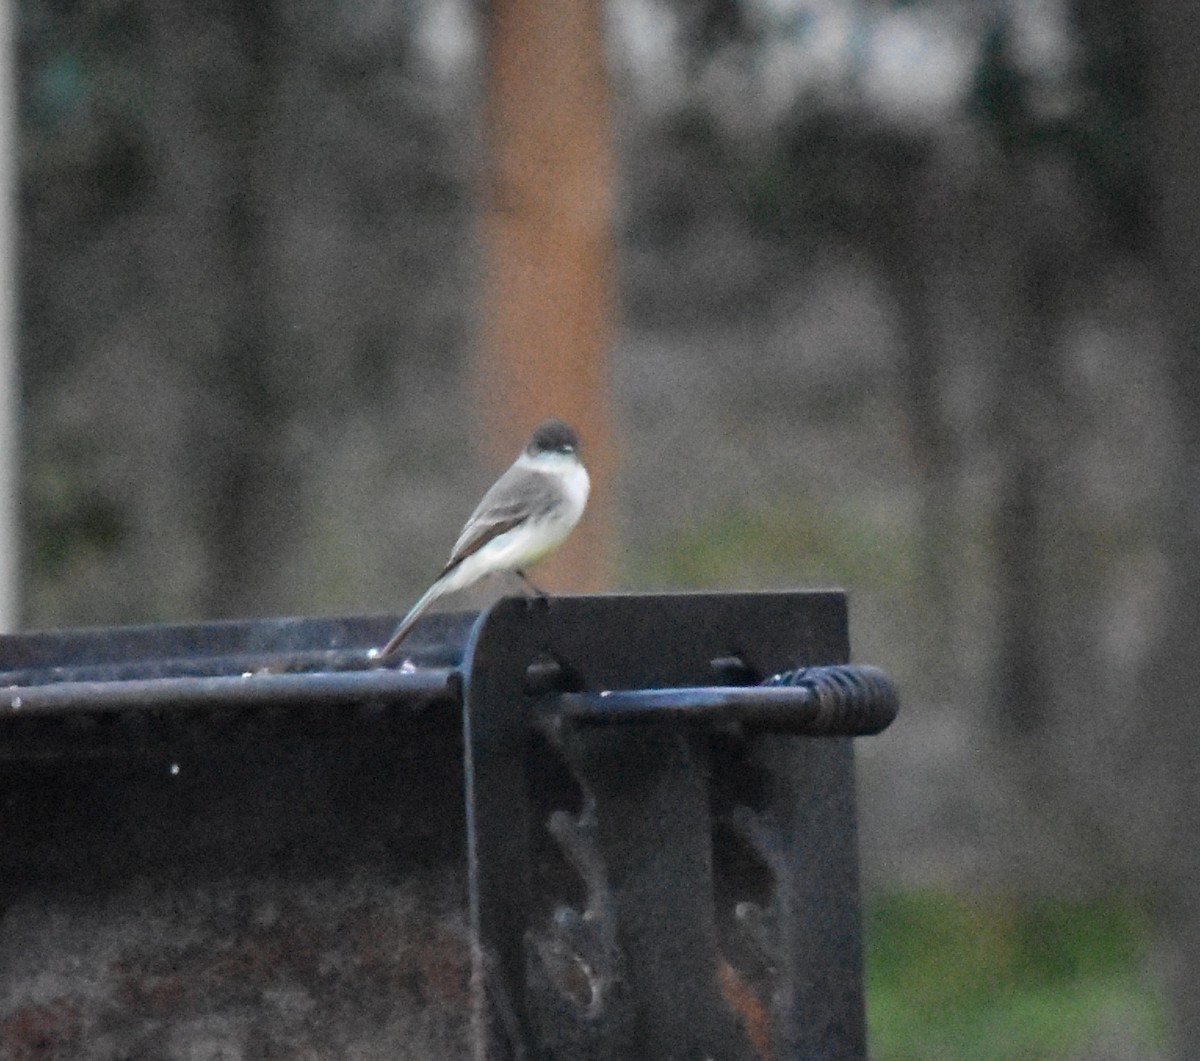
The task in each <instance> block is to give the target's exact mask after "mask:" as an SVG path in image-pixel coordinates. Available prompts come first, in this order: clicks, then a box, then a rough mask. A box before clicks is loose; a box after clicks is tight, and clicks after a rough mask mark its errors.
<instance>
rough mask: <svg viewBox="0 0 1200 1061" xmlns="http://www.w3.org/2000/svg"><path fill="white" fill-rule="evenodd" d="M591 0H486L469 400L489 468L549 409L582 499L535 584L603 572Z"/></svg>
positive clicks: (591, 584)
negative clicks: (481, 270) (564, 434)
mask: <svg viewBox="0 0 1200 1061" xmlns="http://www.w3.org/2000/svg"><path fill="white" fill-rule="evenodd" d="M602 12H603V9H602V7H601V4H600V2H599V0H490V2H489V3H488V4H487V5H486V22H485V27H486V35H487V73H486V93H487V98H486V101H485V124H486V128H485V140H486V150H487V155H488V157H487V170H486V178H485V179H486V186H485V188H484V189H483V196H484V203H483V217H482V223H481V225H482V238H483V245H484V259H485V274H484V277H483V297H482V324H481V333H480V339H479V346H480V349H479V351H478V353H477V356H476V371H475V395H476V406H477V408H479V409H480V410H481V411H482V414H483V420H484V429H485V439H486V443H487V446H488V450H489V453H490V455H491V457H492V460H493V462H494V463H495V464H496V465H497V466H501V465H503V464H507V463H508V462H509V461H511V460H512V458H513V456H514V455H515V454H516V452H517V450H518V449H519V448H520V446H521V443H522V442H523V441H524V439H525V436H526V435H527V434H528V432H529V430H530V428H532V427H533V425H534V424H535V423H536V422H537V421H538V420H540V419H542V418H543V417H545V416H549V415H556V416H561V417H562V418H563V419H565V420H567V421H569V422H571V423H573V424H574V425H575V426H576V428H577V429H578V430H579V433H580V435H581V437H582V439H583V444H584V459H585V460H586V462H587V464H588V468H589V469H590V471H591V475H592V499H591V501H590V503H589V506H588V514H587V515H586V516H585V517H584V521H583V523H582V524H581V526H580V528H579V530H577V531H576V532H575V534H574V535H573V536H572V539H571V540H570V541H569V542H568V543H567V545H566V546H565V547H564V548H563V550H562V551H561V552H560V553H559V554H558V555H557V556H556V557H554V558H552V559H551V560H550V561H548V562H547V564H546V565H545V568H541V569H539V571H545V572H546V574H544V575H541V574H540V575H539V577H538V581H539V582H542V581H543V580H544V581H545V583H546V585H547V586H548V587H553V588H557V589H589V590H597V589H602V588H604V587H605V586H607V585H608V584H609V582H610V580H611V578H612V563H613V514H612V495H611V489H612V474H613V468H614V464H615V447H614V444H613V441H612V421H611V414H610V411H609V397H608V348H609V345H610V344H611V342H612V339H613V332H614V326H613V311H614V302H615V292H614V265H613V255H614V244H613V232H612V214H613V188H612V184H613V148H612V131H611V124H612V119H611V114H610V106H611V105H610V93H609V84H608V73H607V62H606V56H605V42H604V27H603V21H602Z"/></svg>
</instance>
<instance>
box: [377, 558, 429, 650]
mask: <svg viewBox="0 0 1200 1061" xmlns="http://www.w3.org/2000/svg"><path fill="white" fill-rule="evenodd" d="M445 591H446V580H445V578H444V577H443V578H439V579H438V580H437V581H436V582H434V584H433V585H432V586H430V587H429V588H428V589H427V590H426V591H425V592H424V593H422V594H421V596H420V597H419V598H418V599H417V603H416V604H414V605H413V606H412V607H411V608H409V609H408V614H407V615H406V616H405V617H404V618H403V619H401V620H400V625H399V626H397V627H396V629H395V631H393V633H392V636H391V637H389V638H388V642H387V644H386V645H384V646H383V648H381V649H380V650H379V656H378V657H377V658H379V659H383V658H385V657H386V656H390V655H391V654H392V653H393V652H395V651H396V649H397V648H398V647H399V645H400V642H401V641H403V640H404V639H405V638H406V637H407V636H408V634H409V631H410V630H412V628H413V627H414V626H416V625H417V620H418V619H420V618H421V615H422V613H423V612H424V611H425V609H426V608H428V607H429V606H430V605H431V604H432V603H433V602H434V601H435V600H437V599H438V597H440V596H441V595H442V594H443V593H444V592H445Z"/></svg>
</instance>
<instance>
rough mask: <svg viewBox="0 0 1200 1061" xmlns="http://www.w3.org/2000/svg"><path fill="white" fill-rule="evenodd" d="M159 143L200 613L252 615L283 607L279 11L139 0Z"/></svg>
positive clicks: (288, 498)
mask: <svg viewBox="0 0 1200 1061" xmlns="http://www.w3.org/2000/svg"><path fill="white" fill-rule="evenodd" d="M148 10H149V12H150V15H149V17H150V20H151V27H152V32H153V34H154V54H155V56H156V59H157V62H158V70H159V75H158V77H159V81H158V85H157V91H156V93H155V96H154V102H153V106H154V108H155V113H154V116H153V120H154V123H155V125H156V127H157V128H156V134H157V135H156V137H155V140H156V142H157V143H159V144H162V145H163V153H164V157H163V160H162V172H161V175H160V178H159V181H158V184H159V187H160V193H159V194H160V205H159V210H160V217H159V222H158V223H159V224H161V225H164V226H165V227H166V229H167V231H166V232H165V233H164V236H163V240H164V244H168V245H169V244H170V243H171V242H172V241H175V242H177V244H178V246H180V247H182V248H184V250H183V253H182V254H181V255H180V257H179V258H178V259H177V262H176V264H177V269H175V270H173V271H172V276H171V277H170V278H169V279H167V280H164V283H166V284H167V286H168V289H171V288H173V292H172V296H171V297H170V299H169V302H168V304H169V305H171V306H172V309H173V311H174V312H179V313H181V314H183V315H185V317H190V318H191V320H190V321H188V322H187V323H186V324H184V326H183V327H181V328H180V331H181V332H183V333H185V334H188V335H189V337H190V342H192V343H194V348H193V353H194V354H195V355H196V356H195V361H194V363H195V364H197V365H199V366H201V367H199V368H198V369H197V370H196V371H197V373H198V378H197V380H196V383H197V394H196V403H197V415H196V416H195V417H194V423H193V430H194V432H195V434H196V442H195V447H194V451H195V459H196V469H195V474H196V476H197V479H198V481H199V482H201V483H202V484H203V486H202V488H201V491H200V495H199V497H198V499H197V511H196V522H197V539H198V541H197V544H198V546H199V548H200V549H201V551H202V552H203V554H204V557H205V568H206V571H207V577H206V589H205V591H204V594H203V596H204V599H203V600H202V601H201V602H200V611H201V612H202V613H203V614H206V615H210V616H238V615H252V614H263V613H267V612H271V611H275V610H278V609H279V608H280V607H281V606H285V605H286V604H287V600H286V597H285V596H284V597H281V596H280V595H279V594H278V593H277V592H275V591H277V590H278V589H279V587H278V584H277V581H276V580H275V579H274V578H273V573H274V570H275V567H276V564H277V561H278V558H279V557H280V555H281V553H282V552H283V550H284V546H285V536H286V532H287V527H288V524H289V513H290V512H291V508H292V503H293V501H294V490H293V489H292V486H293V480H292V477H291V475H290V474H289V468H288V467H287V465H286V463H285V461H284V457H283V454H284V446H283V444H282V440H281V436H282V433H283V430H282V429H283V426H284V424H283V417H284V415H285V413H284V407H285V403H283V402H282V401H281V400H280V395H279V393H278V392H279V386H278V384H277V381H276V375H277V374H276V373H275V372H274V371H273V369H274V364H273V363H274V361H275V358H276V354H277V351H276V343H277V335H278V322H277V320H276V316H277V314H276V311H275V302H274V297H273V295H274V284H275V283H276V281H277V270H276V269H275V268H274V261H273V249H274V241H273V236H272V218H273V217H274V216H275V214H276V212H277V210H278V207H279V202H278V197H277V196H275V195H274V194H273V189H274V182H273V173H274V170H275V167H276V166H277V165H278V160H277V152H276V150H275V149H276V147H277V145H278V139H277V137H276V135H275V120H276V118H277V115H278V107H277V105H276V102H277V101H276V90H277V85H278V80H279V72H280V64H281V63H282V61H283V59H282V53H283V44H282V42H281V39H280V37H281V33H280V24H279V22H280V20H279V11H278V7H277V5H276V4H274V3H272V2H270V0H263V2H260V3H254V4H239V3H236V2H233V0H209V2H207V3H199V4H181V3H178V2H172V0H162V2H161V3H157V4H153V5H150V7H149V9H148Z"/></svg>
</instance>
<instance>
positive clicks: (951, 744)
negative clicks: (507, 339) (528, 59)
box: [18, 0, 1200, 1061]
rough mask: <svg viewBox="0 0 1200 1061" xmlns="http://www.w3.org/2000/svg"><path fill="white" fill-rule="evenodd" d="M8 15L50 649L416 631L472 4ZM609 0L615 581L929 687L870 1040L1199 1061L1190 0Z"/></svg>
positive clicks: (463, 327) (27, 595) (466, 437)
mask: <svg viewBox="0 0 1200 1061" xmlns="http://www.w3.org/2000/svg"><path fill="white" fill-rule="evenodd" d="M18 12H19V20H20V40H19V59H20V69H19V76H20V108H21V112H20V122H21V187H20V207H21V218H22V243H21V248H20V275H21V296H20V297H21V313H22V319H21V332H20V349H21V373H22V381H21V382H22V395H23V402H22V410H23V422H22V425H21V428H22V437H23V445H24V468H23V496H22V521H23V533H24V541H25V557H24V560H25V563H24V571H25V577H26V581H25V586H24V588H23V592H24V600H25V617H26V621H27V625H29V626H64V625H74V624H80V623H93V622H99V623H114V622H124V621H152V620H166V619H184V618H194V617H224V616H236V615H248V614H268V613H279V612H292V613H306V612H307V613H313V612H331V611H368V610H386V611H396V610H397V609H399V608H400V607H402V606H403V604H404V603H405V602H406V601H407V600H408V599H409V598H410V597H411V595H412V594H413V593H414V592H415V591H416V590H417V589H418V588H419V587H420V586H421V584H422V583H423V581H424V580H425V579H426V578H427V576H428V574H429V573H430V572H431V571H433V570H436V568H437V566H438V564H439V562H440V561H441V559H442V554H443V551H444V549H445V547H446V544H447V542H448V541H449V540H450V536H451V534H452V533H453V531H454V530H456V529H457V527H458V526H459V525H460V523H461V520H462V518H463V516H464V515H465V513H466V511H467V509H468V508H469V506H470V504H471V503H472V502H473V499H474V498H475V497H476V496H477V494H478V492H479V489H480V487H481V486H482V485H483V484H484V482H485V481H486V473H485V472H484V471H483V469H482V468H481V467H480V465H479V464H478V463H476V461H475V459H474V458H473V457H472V456H471V454H472V453H473V450H472V449H471V446H472V442H473V441H474V440H475V435H474V434H473V430H472V427H471V425H470V420H471V411H470V408H469V401H470V399H469V388H468V386H467V379H466V377H467V374H468V371H469V368H468V365H469V358H470V355H471V346H472V342H473V337H474V336H475V335H476V334H477V327H476V320H475V313H476V309H475V302H476V295H475V292H476V288H477V285H478V282H479V279H480V277H479V264H478V263H479V256H478V253H477V251H478V241H477V232H476V229H475V227H474V226H475V220H476V209H475V200H476V192H477V187H478V180H479V172H480V155H481V135H480V117H479V115H480V92H481V76H480V75H481V65H482V62H483V51H484V42H483V41H482V38H481V33H482V30H481V25H480V19H479V18H478V15H479V13H480V12H479V10H477V9H476V8H474V7H472V6H471V5H469V4H467V3H466V2H465V0H394V2H391V3H378V2H372V0H342V2H335V0H262V2H259V3H255V4H246V3H239V2H236V0H199V2H197V0H192V2H190V3H182V2H180V0H21V2H20V3H19V5H18ZM604 12H605V17H606V20H607V27H608V33H609V62H610V70H611V77H612V88H613V106H614V110H615V121H616V131H617V141H618V154H619V176H618V188H617V204H618V223H617V231H616V241H617V253H618V265H619V280H618V284H619V304H620V320H619V322H618V329H619V330H618V339H617V342H616V344H615V345H614V348H613V350H612V352H611V385H612V402H613V405H614V408H615V410H616V415H617V420H618V423H619V427H620V432H619V434H620V451H621V452H622V454H623V456H624V463H623V465H622V467H621V470H620V474H619V478H618V481H617V482H616V483H615V491H616V497H617V501H618V518H619V523H620V539H619V549H618V552H617V556H618V559H619V575H618V580H617V581H618V584H619V585H620V586H622V587H628V588H663V587H679V588H701V587H703V588H726V589H731V588H755V587H764V588H768V587H781V586H800V585H827V584H831V583H832V584H838V585H842V586H845V587H847V588H848V589H849V591H850V593H851V599H852V616H853V624H854V627H853V643H854V645H855V650H856V653H857V655H858V657H859V658H860V659H864V660H870V661H871V662H875V663H879V664H881V665H883V666H885V667H886V668H887V669H888V670H889V671H890V672H892V673H893V674H894V675H895V676H896V677H897V678H898V679H899V680H900V683H901V685H902V688H903V690H904V693H905V702H906V708H905V714H904V716H903V718H902V720H901V721H900V723H898V724H897V726H895V727H894V729H893V730H892V731H891V732H890V733H889V734H888V735H886V736H885V737H883V738H880V739H879V740H877V741H869V742H864V744H863V747H862V749H861V751H862V804H863V841H864V858H865V865H866V871H867V880H868V885H869V892H870V894H871V896H872V900H871V915H870V918H869V929H870V932H869V940H870V955H869V957H870V969H869V974H870V983H871V994H870V1008H871V1026H872V1035H873V1039H874V1042H875V1047H876V1056H877V1057H879V1058H880V1059H881V1061H888V1059H904V1058H918V1057H920V1058H926V1059H928V1058H1002V1057H1003V1058H1043V1057H1044V1058H1072V1059H1085V1058H1086V1059H1101V1058H1104V1059H1109V1058H1126V1057H1129V1058H1133V1057H1159V1056H1167V1055H1172V1056H1178V1057H1181V1058H1182V1057H1188V1056H1193V1055H1194V1054H1195V1053H1196V1052H1197V1051H1198V1050H1200V1010H1198V1006H1200V1003H1197V1002H1196V1001H1195V999H1194V998H1192V997H1191V996H1192V995H1194V994H1195V992H1194V987H1193V986H1192V985H1194V983H1195V982H1196V979H1197V976H1196V975H1195V974H1197V973H1198V972H1200V969H1198V966H1200V955H1198V953H1197V952H1198V951H1200V914H1197V912H1196V911H1197V910H1198V909H1200V902H1198V901H1197V900H1198V899H1200V896H1198V895H1197V894H1196V892H1197V888H1198V887H1200V883H1198V882H1200V873H1196V872H1194V869H1195V866H1194V865H1193V862H1192V861H1191V859H1192V856H1191V855H1190V854H1187V853H1186V852H1188V851H1189V850H1190V848H1192V847H1195V846H1196V845H1195V844H1194V843H1190V844H1189V842H1188V841H1189V839H1194V838H1192V837H1191V831H1194V822H1195V820H1196V814H1195V812H1196V810H1197V807H1198V803H1200V781H1198V780H1197V778H1196V767H1195V765H1194V763H1192V760H1194V759H1195V758H1196V745H1195V743H1194V742H1192V741H1191V737H1192V736H1193V735H1194V733H1193V730H1192V729H1189V728H1188V726H1194V723H1192V722H1190V721H1189V717H1190V716H1186V715H1185V714H1183V713H1182V712H1183V711H1184V709H1185V708H1186V707H1187V706H1188V705H1189V704H1190V702H1191V701H1190V698H1188V697H1187V696H1177V697H1175V698H1174V699H1172V689H1174V690H1175V691H1176V692H1177V691H1178V690H1179V689H1181V688H1186V686H1182V685H1178V684H1176V685H1174V686H1172V685H1171V684H1170V682H1169V681H1167V679H1166V678H1163V677H1162V676H1163V675H1165V674H1166V673H1167V669H1164V668H1163V666H1162V661H1163V660H1164V659H1165V660H1167V661H1168V669H1169V664H1170V661H1171V660H1177V659H1179V658H1180V653H1181V651H1182V652H1184V653H1186V647H1187V644H1188V643H1189V641H1188V638H1189V636H1190V635H1189V634H1188V630H1190V629H1194V625H1192V622H1191V620H1192V618H1193V617H1194V616H1195V610H1194V609H1193V610H1191V611H1189V608H1190V607H1191V604H1189V602H1188V599H1187V594H1186V593H1183V594H1182V596H1180V593H1181V592H1182V591H1180V590H1179V587H1180V586H1182V585H1184V583H1185V581H1186V580H1185V579H1182V578H1181V577H1180V572H1181V571H1186V568H1185V567H1181V566H1180V562H1179V558H1180V557H1181V556H1186V555H1187V549H1188V548H1190V546H1188V545H1187V543H1188V542H1189V541H1190V539H1189V538H1188V537H1187V535H1186V534H1184V533H1175V534H1174V537H1172V534H1173V532H1172V527H1176V526H1178V525H1182V524H1180V523H1179V520H1181V519H1183V518H1184V515H1186V513H1187V512H1188V511H1190V509H1189V508H1188V505H1189V503H1190V502H1189V500H1188V499H1189V497H1190V496H1194V490H1192V486H1189V484H1188V481H1187V480H1186V478H1185V477H1184V476H1183V473H1182V472H1181V469H1186V468H1188V467H1192V466H1195V464H1196V462H1194V461H1188V460H1187V455H1188V454H1189V453H1194V447H1193V449H1190V450H1189V449H1188V446H1190V445H1192V444H1193V442H1194V440H1195V438H1196V437H1197V425H1198V424H1200V408H1197V407H1196V406H1197V403H1196V401H1195V400H1194V399H1196V398H1197V397H1200V389H1197V388H1196V387H1194V386H1193V385H1192V382H1191V381H1192V377H1191V375H1189V373H1188V370H1187V365H1188V364H1189V361H1188V359H1189V358H1192V355H1193V353H1194V351H1193V350H1192V349H1191V345H1190V344H1191V343H1192V342H1193V341H1194V340H1191V339H1190V338H1189V339H1186V340H1181V338H1180V337H1181V336H1189V335H1190V334H1191V332H1189V330H1188V328H1187V324H1188V320H1189V318H1188V314H1187V311H1186V305H1187V299H1188V298H1189V297H1190V295H1191V294H1193V293H1194V288H1193V287H1189V286H1188V285H1189V284H1191V283H1193V282H1194V281H1195V280H1196V279H1197V276H1196V272H1195V268H1194V265H1195V257H1196V251H1197V248H1192V246H1191V244H1190V243H1189V242H1187V241H1188V240H1190V239H1191V238H1193V237H1192V233H1193V229H1192V228H1191V227H1189V226H1188V225H1187V224H1186V223H1185V222H1186V219H1187V214H1186V211H1187V209H1188V206H1187V201H1188V195H1190V196H1191V198H1193V199H1194V198H1195V196H1194V192H1192V191H1188V190H1187V188H1186V185H1187V181H1186V180H1176V179H1175V177H1176V176H1177V175H1178V174H1179V173H1187V172H1189V169H1188V162H1189V160H1191V159H1194V156H1193V155H1190V154H1188V151H1189V150H1190V147H1189V146H1188V145H1189V144H1190V141H1188V140H1187V137H1186V122H1187V121H1189V120H1190V119H1189V118H1188V115H1189V114H1190V110H1189V109H1188V108H1190V107H1191V106H1192V104H1191V102H1190V101H1191V100H1192V99H1194V98H1195V97H1194V94H1189V93H1188V92H1187V91H1184V90H1183V89H1182V88H1181V87H1180V86H1181V85H1182V86H1184V88H1186V85H1187V84H1188V82H1187V80H1186V79H1187V78H1188V77H1189V76H1190V73H1189V69H1190V68H1189V67H1188V66H1187V62H1188V61H1189V59H1190V57H1191V56H1194V54H1195V52H1194V50H1193V51H1188V47H1189V46H1190V45H1194V44H1196V43H1200V37H1198V34H1197V33H1196V28H1197V27H1196V24H1195V19H1194V18H1193V17H1192V16H1191V15H1190V14H1189V12H1188V7H1187V5H1186V2H1185V0H1175V2H1172V0H1154V2H1153V3H1149V4H1142V5H1138V4H1135V3H1133V2H1132V0H1089V2H1084V0H1080V2H1077V3H1073V4H1072V3H1068V2H1066V0H1062V2H1053V0H955V2H950V0H908V2H900V0H896V2H885V0H686V2H685V0H610V2H609V3H608V4H607V5H606V6H605V8H604ZM1192 65H1194V63H1193V64H1192ZM1181 129H1183V130H1184V133H1183V134H1180V132H1179V131H1180V130H1181ZM1173 167H1174V168H1173ZM1190 172H1191V173H1192V174H1193V175H1194V173H1195V172H1196V170H1195V169H1191V170H1190ZM1172 210H1174V211H1175V213H1172V212H1171V211H1172ZM1194 231H1200V226H1198V227H1196V229H1195V230H1194ZM1173 241H1174V242H1173ZM1181 241H1182V242H1181ZM1192 302H1195V300H1194V299H1192ZM1181 306H1184V307H1185V309H1184V310H1182V311H1181V310H1180V307H1181ZM1189 402H1190V403H1191V404H1188V403H1189ZM1193 414H1195V415H1193ZM1192 485H1195V484H1192ZM1189 491H1192V492H1191V493H1190V494H1189ZM1173 521H1175V522H1173ZM1185 522H1186V521H1185ZM1172 542H1174V544H1172ZM1172 550H1174V551H1172ZM1188 584H1189V585H1190V583H1188ZM1173 593H1174V594H1175V596H1172V594H1173ZM1192 602H1193V603H1194V599H1193V601H1192ZM1180 646H1182V649H1181V647H1180ZM1148 675H1150V676H1153V677H1154V680H1155V682H1156V683H1157V684H1156V685H1155V689H1156V693H1157V696H1156V699H1151V698H1150V697H1149V695H1148V694H1147V693H1146V692H1145V690H1146V688H1147V684H1146V683H1147V676H1148ZM1163 704H1167V705H1171V704H1175V708H1173V709H1171V710H1167V709H1164V708H1163V707H1162V705H1163ZM1152 710H1153V711H1157V712H1158V714H1157V716H1156V717H1157V719H1158V721H1157V724H1153V725H1152V724H1149V720H1148V717H1147V716H1148V713H1149V712H1151V711H1152ZM1188 823H1192V824H1191V825H1190V826H1189V824H1188Z"/></svg>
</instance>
